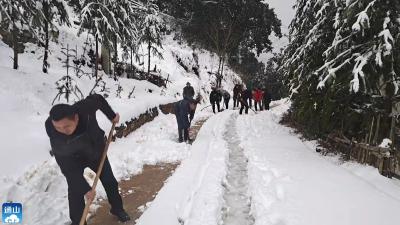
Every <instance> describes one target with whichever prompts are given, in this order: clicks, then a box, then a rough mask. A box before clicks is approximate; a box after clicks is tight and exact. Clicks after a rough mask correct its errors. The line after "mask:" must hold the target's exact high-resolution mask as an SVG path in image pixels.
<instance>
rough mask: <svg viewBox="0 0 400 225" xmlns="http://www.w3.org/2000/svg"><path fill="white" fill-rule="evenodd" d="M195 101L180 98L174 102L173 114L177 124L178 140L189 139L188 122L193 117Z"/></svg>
mask: <svg viewBox="0 0 400 225" xmlns="http://www.w3.org/2000/svg"><path fill="white" fill-rule="evenodd" d="M196 104H197V101H196V100H194V99H185V98H184V99H182V100H180V101H178V102H176V103H175V108H174V110H175V116H176V122H177V124H178V135H179V142H180V143H181V142H183V141H185V142H186V141H189V128H190V122H191V121H192V119H193V116H194V113H193V114H192V113H191V112H194V110H195V109H196Z"/></svg>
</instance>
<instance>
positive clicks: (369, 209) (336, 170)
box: [137, 99, 400, 225]
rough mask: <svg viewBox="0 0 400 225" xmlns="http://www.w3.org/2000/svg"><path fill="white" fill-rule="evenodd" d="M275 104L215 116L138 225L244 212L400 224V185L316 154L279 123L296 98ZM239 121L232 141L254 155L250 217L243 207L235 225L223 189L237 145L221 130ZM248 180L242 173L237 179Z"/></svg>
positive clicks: (272, 220) (265, 223)
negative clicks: (245, 112)
mask: <svg viewBox="0 0 400 225" xmlns="http://www.w3.org/2000/svg"><path fill="white" fill-rule="evenodd" d="M272 106H273V108H272V110H271V111H264V112H259V113H257V114H254V113H250V114H249V115H239V116H237V115H235V114H237V112H232V111H225V112H223V113H220V114H217V115H216V116H214V117H212V118H211V119H210V120H209V121H208V122H207V123H206V124H205V125H204V127H203V128H202V129H201V131H200V133H199V139H198V140H197V141H196V142H195V143H194V144H193V147H192V153H191V155H190V157H189V158H187V159H185V160H184V161H183V162H182V164H181V165H180V166H179V168H178V169H177V170H176V172H175V174H174V175H173V176H172V177H171V178H170V179H169V180H168V182H167V184H166V185H165V186H164V187H163V188H162V189H161V191H160V192H159V194H158V196H157V197H156V199H155V200H154V201H153V202H152V204H151V206H150V207H149V208H148V209H147V210H146V211H145V213H144V214H143V215H142V217H140V218H139V219H138V221H137V222H138V223H137V224H140V225H147V224H166V225H179V224H185V225H188V224H204V225H211V224H213V225H217V224H238V223H236V222H238V221H246V220H245V218H243V217H244V216H250V217H253V218H254V224H255V225H269V224H271V225H275V224H280V225H281V224H291V225H320V224H324V225H330V224H332V225H338V224H340V225H347V224H348V225H353V224H363V225H375V224H388V225H395V224H397V223H398V221H399V219H400V215H399V214H398V213H397V211H398V209H399V208H400V198H399V196H400V182H398V181H396V180H392V179H388V178H385V177H383V176H381V175H380V174H379V173H378V171H377V169H376V168H372V167H369V166H365V165H361V164H358V163H353V162H346V163H340V162H339V159H338V157H336V156H322V155H320V154H319V153H316V152H315V147H316V143H315V142H312V141H306V142H303V141H302V140H301V139H300V137H298V135H296V134H294V133H293V132H292V130H291V129H290V128H287V127H284V126H282V125H280V124H279V120H280V118H281V116H282V114H283V113H284V112H286V111H287V110H288V108H289V106H290V103H289V102H288V101H287V100H286V99H284V100H281V101H277V102H273V103H272ZM236 117H237V119H235V118H236ZM234 120H236V127H237V129H236V131H237V133H238V136H239V140H233V139H234V135H228V136H229V138H233V139H232V140H229V141H228V142H229V143H234V142H235V141H238V142H240V144H239V147H240V148H242V149H244V151H245V155H246V157H247V159H248V165H247V171H248V172H247V173H248V180H249V182H248V192H247V194H248V195H249V196H248V197H249V199H251V202H250V204H251V211H250V215H246V214H243V213H245V212H246V211H245V210H244V211H239V212H238V213H237V214H233V215H230V216H232V217H231V218H233V219H232V220H229V221H232V222H233V223H230V222H229V221H228V220H227V221H225V222H227V223H224V221H223V217H221V216H223V213H224V211H223V209H224V207H226V204H232V203H229V202H230V200H229V199H228V201H226V202H225V199H224V198H223V197H222V194H223V193H222V192H223V191H224V189H223V187H224V186H227V185H229V182H228V183H227V181H226V179H224V178H223V176H228V175H229V173H230V172H232V171H229V170H230V169H233V170H234V171H236V169H235V168H234V167H231V166H228V164H229V154H228V153H229V152H230V151H232V150H233V149H234V147H232V146H231V145H230V144H228V142H227V141H226V137H224V136H223V135H222V134H223V133H224V129H227V128H232V127H235V126H232V124H231V123H232V122H234ZM216 121H219V123H216ZM228 133H232V131H229V132H228ZM235 149H236V147H235ZM234 151H236V150H234ZM238 163H239V162H238ZM229 179H230V178H229ZM241 179H242V178H239V177H238V180H237V182H241V181H240V180H241ZM230 188H231V187H228V189H230ZM230 190H232V189H230ZM235 190H236V191H240V188H236V189H235ZM241 193H242V194H243V192H241ZM238 194H239V193H238ZM242 197H243V198H247V197H246V196H242ZM239 202H240V200H238V202H236V203H235V204H237V205H234V206H233V207H236V206H238V205H240V203H239ZM231 206H232V205H231ZM221 207H222V208H221ZM231 209H232V211H231V212H235V209H234V208H231ZM242 209H243V208H242ZM235 216H236V219H235Z"/></svg>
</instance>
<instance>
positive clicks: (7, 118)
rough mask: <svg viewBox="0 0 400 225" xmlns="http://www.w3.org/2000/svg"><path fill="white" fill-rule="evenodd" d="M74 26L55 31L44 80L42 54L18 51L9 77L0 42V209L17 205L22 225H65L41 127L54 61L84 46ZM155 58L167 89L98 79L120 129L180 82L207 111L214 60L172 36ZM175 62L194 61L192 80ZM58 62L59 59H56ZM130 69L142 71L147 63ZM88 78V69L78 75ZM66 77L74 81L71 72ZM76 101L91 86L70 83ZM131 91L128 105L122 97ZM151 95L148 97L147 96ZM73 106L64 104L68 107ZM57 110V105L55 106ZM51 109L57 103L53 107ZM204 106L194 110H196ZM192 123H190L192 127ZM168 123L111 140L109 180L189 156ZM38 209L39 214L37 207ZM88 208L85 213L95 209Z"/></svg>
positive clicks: (228, 82)
mask: <svg viewBox="0 0 400 225" xmlns="http://www.w3.org/2000/svg"><path fill="white" fill-rule="evenodd" d="M77 29H78V27H77V26H75V25H74V26H73V27H71V28H68V27H60V37H59V42H58V43H55V42H50V52H51V54H50V56H49V63H50V65H51V67H50V68H49V73H48V74H43V73H42V71H41V68H42V57H43V48H38V47H37V46H36V45H33V44H26V45H25V46H26V49H25V52H24V53H23V54H19V68H18V70H14V69H12V60H11V57H12V55H13V53H12V50H11V49H10V48H9V47H8V46H7V45H6V44H5V43H3V42H2V41H1V40H0V74H1V76H0V104H1V110H0V123H1V127H2V128H1V129H0V137H1V142H2V148H1V149H2V150H1V151H0V170H1V171H2V173H1V174H0V203H2V202H8V201H13V202H20V203H22V204H23V207H24V220H23V224H29V225H58V224H63V223H65V222H67V221H69V216H68V201H67V184H66V182H65V178H64V176H63V175H62V174H61V172H60V169H59V168H58V166H57V164H56V162H55V160H54V158H51V157H50V154H49V150H50V143H49V140H48V137H47V134H46V132H45V128H44V122H45V120H46V119H47V116H48V112H49V110H50V108H51V103H52V101H53V99H54V97H55V96H56V94H57V90H56V86H55V82H56V81H57V80H58V79H60V78H61V77H62V76H63V75H65V74H66V70H65V68H63V67H62V63H61V62H60V61H59V59H58V58H62V57H63V55H62V54H61V48H62V47H67V45H69V47H70V48H75V46H77V49H78V51H79V52H80V53H79V54H81V47H82V46H83V43H84V42H85V41H86V34H85V33H83V34H82V35H81V36H80V37H78V36H77V35H76V34H77ZM163 46H164V48H163V49H161V50H160V51H161V52H162V54H163V56H164V59H158V58H152V61H151V65H155V64H157V69H159V70H161V76H163V77H164V78H167V77H168V79H169V81H170V83H168V85H167V88H166V89H163V88H159V87H157V86H156V85H153V84H151V83H149V82H147V81H138V80H133V79H127V78H120V79H119V80H118V81H114V80H113V79H112V78H109V77H108V76H107V75H105V74H103V73H102V72H100V75H103V77H104V81H105V82H106V84H107V87H108V88H109V89H110V93H109V97H108V98H107V101H108V102H109V103H110V105H111V107H112V108H113V109H114V110H115V111H116V112H119V113H120V115H121V121H120V122H121V123H125V121H130V120H131V118H134V117H136V116H138V115H140V114H141V113H144V112H145V111H146V110H147V109H149V108H153V107H157V106H158V105H159V104H164V103H170V102H174V101H177V100H180V99H181V98H182V97H181V92H182V88H183V87H184V86H185V84H186V82H188V81H189V82H191V84H192V85H193V86H194V88H195V92H196V94H197V93H198V92H200V93H201V94H202V95H203V96H204V97H205V98H204V103H206V102H207V103H208V100H207V98H208V97H207V96H208V92H209V91H210V90H211V82H212V81H213V80H214V79H215V77H213V76H210V75H209V73H208V72H209V71H212V72H215V71H216V69H217V67H218V58H217V57H216V56H215V55H213V54H211V53H210V52H208V51H204V50H201V49H196V50H193V49H192V48H190V47H189V46H187V45H186V44H185V43H182V44H178V43H177V41H175V40H173V34H171V35H170V36H166V37H165V38H164V40H163ZM176 55H179V56H180V57H181V58H182V59H184V60H183V63H185V64H187V65H191V64H190V63H192V62H193V61H195V60H194V57H195V56H196V57H197V58H198V71H199V76H197V75H195V74H194V73H193V71H188V72H186V71H185V70H184V69H183V68H182V67H181V66H180V65H179V64H178V63H177V61H176V58H175V56H176ZM63 60H64V58H63ZM135 65H136V66H137V67H141V66H143V68H147V61H145V62H144V63H143V65H140V66H139V63H138V62H135ZM83 69H84V70H85V71H90V68H87V67H86V68H83ZM69 72H70V74H74V71H73V70H72V69H71V70H70V71H69ZM225 74H226V76H225V78H224V80H223V81H222V84H223V86H224V88H226V89H227V90H232V89H233V84H234V82H236V81H238V80H240V78H239V77H238V76H237V75H236V74H235V73H234V72H232V70H231V69H229V68H226V70H225ZM72 77H73V79H74V80H75V81H76V83H77V85H78V86H79V88H80V89H81V90H82V92H83V94H84V95H87V94H88V93H89V91H90V90H91V89H92V87H93V85H94V82H95V81H94V79H93V78H92V79H89V78H87V77H82V78H81V79H78V78H77V77H75V75H72ZM118 85H121V86H122V88H123V91H122V92H121V98H118V97H116V90H117V87H118ZM134 87H135V91H134V93H133V96H134V97H133V98H131V99H129V98H128V95H129V93H130V92H131V90H132V89H133V88H134ZM149 90H151V91H152V93H150V92H149ZM77 100H79V99H77V98H74V97H72V99H71V101H70V103H73V102H75V101H77ZM60 102H65V100H63V99H62V98H61V101H60ZM55 103H59V102H58V101H56V102H55ZM202 107H204V105H200V106H199V107H198V108H199V109H201V108H202ZM206 115H209V112H208V111H203V112H201V113H200V112H198V113H196V116H195V121H196V120H198V119H200V118H202V117H204V116H206ZM97 117H98V120H99V124H100V126H101V127H102V129H103V130H105V132H106V133H108V130H109V129H110V127H111V124H110V122H109V121H108V120H107V118H106V117H105V116H104V115H103V114H102V113H101V112H98V113H97ZM195 121H194V122H195ZM177 138H178V137H177V128H176V119H175V116H173V115H159V116H158V117H157V118H156V119H155V120H154V121H153V122H151V123H149V124H146V125H145V126H143V127H142V128H140V129H139V130H137V131H135V132H134V133H133V134H131V135H129V136H128V137H127V138H123V139H118V140H117V142H116V143H112V144H111V146H110V152H109V159H110V163H111V165H112V167H113V171H114V174H115V175H116V177H117V179H118V180H121V179H125V178H127V177H129V176H132V175H135V174H137V173H139V172H140V171H141V169H142V166H143V165H144V164H156V163H159V162H179V161H181V160H183V159H185V158H186V157H187V156H188V155H189V150H190V146H188V145H186V144H178V143H176V141H177ZM85 176H86V178H87V179H88V180H89V181H90V180H92V179H93V177H94V176H93V172H91V171H90V170H87V171H85ZM97 191H98V198H103V199H104V198H105V193H104V190H103V188H102V186H101V185H98V190H97ZM38 206H40V207H38ZM95 208H96V205H93V207H92V209H95Z"/></svg>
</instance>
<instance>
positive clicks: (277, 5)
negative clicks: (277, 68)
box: [259, 0, 296, 62]
mask: <svg viewBox="0 0 400 225" xmlns="http://www.w3.org/2000/svg"><path fill="white" fill-rule="evenodd" d="M263 2H265V3H268V4H269V5H270V7H271V8H274V10H275V13H276V15H277V16H278V18H279V19H280V20H281V21H282V27H281V29H282V34H283V35H285V34H288V32H289V29H288V27H289V24H290V22H291V21H292V19H293V17H294V13H295V10H294V9H293V5H294V4H295V2H296V0H263ZM271 40H272V43H273V47H274V50H273V51H274V52H279V49H280V48H282V47H284V46H286V45H287V43H288V39H287V38H286V37H282V38H281V39H278V38H276V37H271ZM269 57H271V54H261V55H260V57H259V59H260V60H261V61H264V62H265V61H266V60H267V59H268V58H269Z"/></svg>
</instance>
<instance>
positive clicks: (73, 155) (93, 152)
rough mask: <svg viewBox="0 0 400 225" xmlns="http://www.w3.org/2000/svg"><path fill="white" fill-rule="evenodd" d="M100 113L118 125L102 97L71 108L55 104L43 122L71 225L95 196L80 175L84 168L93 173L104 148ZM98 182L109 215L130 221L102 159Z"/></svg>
mask: <svg viewBox="0 0 400 225" xmlns="http://www.w3.org/2000/svg"><path fill="white" fill-rule="evenodd" d="M99 109H100V110H101V111H102V112H103V113H104V114H105V115H106V116H107V118H108V119H109V120H110V121H112V122H113V123H118V122H119V114H118V113H115V112H114V111H113V110H112V109H111V107H110V105H109V104H108V102H107V101H106V100H105V99H104V98H103V96H101V95H98V94H94V95H90V96H88V97H87V98H85V99H84V100H81V101H79V102H77V103H75V104H74V105H68V104H58V105H55V106H53V107H52V108H51V110H50V113H49V114H50V115H49V117H48V118H47V120H46V122H45V127H46V132H47V135H48V136H49V138H50V144H51V148H52V152H53V154H54V156H55V159H56V162H57V164H58V166H59V167H60V169H61V172H62V173H63V174H64V176H65V178H66V180H67V183H68V201H69V215H70V219H71V221H72V225H78V224H79V222H80V219H81V217H82V214H83V210H84V208H85V200H84V197H85V198H86V200H87V201H88V202H91V201H92V200H93V199H94V198H95V195H96V192H95V190H92V188H91V187H90V186H89V184H88V183H87V181H86V180H85V178H84V177H83V172H84V169H85V168H86V167H89V168H90V169H92V170H93V171H97V169H98V167H99V164H100V159H101V156H102V153H103V151H104V148H105V144H106V143H105V140H106V138H105V135H104V131H103V130H102V129H101V128H100V127H99V125H98V123H97V119H96V111H97V110H99ZM100 180H101V182H102V184H103V186H104V189H105V191H106V193H107V198H108V201H109V203H110V205H111V210H110V213H111V214H113V215H115V216H116V217H117V218H118V219H119V221H121V222H126V221H129V220H130V217H129V215H128V214H127V213H126V212H125V210H124V208H123V204H122V198H121V195H120V194H119V191H118V182H117V180H116V179H115V177H114V174H113V171H112V169H111V165H110V162H109V161H108V159H107V158H106V159H105V161H104V167H103V169H102V173H101V175H100Z"/></svg>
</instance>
